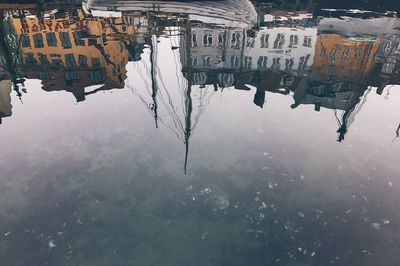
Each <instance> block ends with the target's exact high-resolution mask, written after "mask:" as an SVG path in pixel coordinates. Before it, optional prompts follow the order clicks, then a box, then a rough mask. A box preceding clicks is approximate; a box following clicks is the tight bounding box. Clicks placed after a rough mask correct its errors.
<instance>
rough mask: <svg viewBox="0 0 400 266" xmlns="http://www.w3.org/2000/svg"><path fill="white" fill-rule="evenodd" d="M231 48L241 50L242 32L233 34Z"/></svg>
mask: <svg viewBox="0 0 400 266" xmlns="http://www.w3.org/2000/svg"><path fill="white" fill-rule="evenodd" d="M231 48H235V49H239V48H240V32H234V33H232V40H231Z"/></svg>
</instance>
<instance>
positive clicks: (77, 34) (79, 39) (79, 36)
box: [73, 31, 85, 46]
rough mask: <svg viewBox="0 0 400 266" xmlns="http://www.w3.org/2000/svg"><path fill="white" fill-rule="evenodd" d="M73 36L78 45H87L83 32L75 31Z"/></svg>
mask: <svg viewBox="0 0 400 266" xmlns="http://www.w3.org/2000/svg"><path fill="white" fill-rule="evenodd" d="M73 36H74V42H75V45H76V46H85V41H84V40H83V36H82V32H80V31H74V32H73Z"/></svg>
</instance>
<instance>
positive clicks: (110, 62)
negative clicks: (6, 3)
mask: <svg viewBox="0 0 400 266" xmlns="http://www.w3.org/2000/svg"><path fill="white" fill-rule="evenodd" d="M9 15H10V16H9V17H8V23H9V24H10V26H11V27H12V28H13V30H14V32H15V38H14V39H16V40H19V41H18V51H17V52H16V53H15V54H16V55H17V57H18V58H16V59H14V60H13V61H14V65H16V67H18V68H19V69H20V72H22V73H23V75H24V76H26V77H27V78H30V79H40V80H41V81H42V85H43V87H42V88H43V89H44V90H46V91H54V90H66V91H70V92H72V93H74V95H75V96H76V98H77V100H78V101H82V100H84V99H85V94H86V93H85V87H88V86H91V85H100V84H101V85H104V86H103V87H102V88H101V89H102V90H107V89H112V88H123V87H124V80H125V78H126V70H125V65H126V63H127V61H128V50H127V49H126V47H125V44H124V43H122V42H121V41H119V40H117V39H115V38H112V37H110V36H109V34H110V29H109V27H107V26H108V24H107V21H101V20H93V19H91V18H89V17H86V15H85V14H84V13H83V12H82V11H81V10H79V9H78V10H72V11H60V12H57V13H49V14H46V15H45V16H41V17H38V16H23V17H15V16H13V15H14V14H13V13H11V14H9ZM12 46H13V44H10V45H9V47H12ZM89 93H92V92H89Z"/></svg>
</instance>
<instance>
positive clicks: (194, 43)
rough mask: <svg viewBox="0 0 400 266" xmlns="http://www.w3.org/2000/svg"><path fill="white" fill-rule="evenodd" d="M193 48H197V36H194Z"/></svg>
mask: <svg viewBox="0 0 400 266" xmlns="http://www.w3.org/2000/svg"><path fill="white" fill-rule="evenodd" d="M192 47H197V34H192Z"/></svg>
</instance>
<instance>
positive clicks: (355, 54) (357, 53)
mask: <svg viewBox="0 0 400 266" xmlns="http://www.w3.org/2000/svg"><path fill="white" fill-rule="evenodd" d="M360 56H361V50H360V48H356V51H355V53H354V57H355V58H356V59H357V58H359V57H360Z"/></svg>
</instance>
